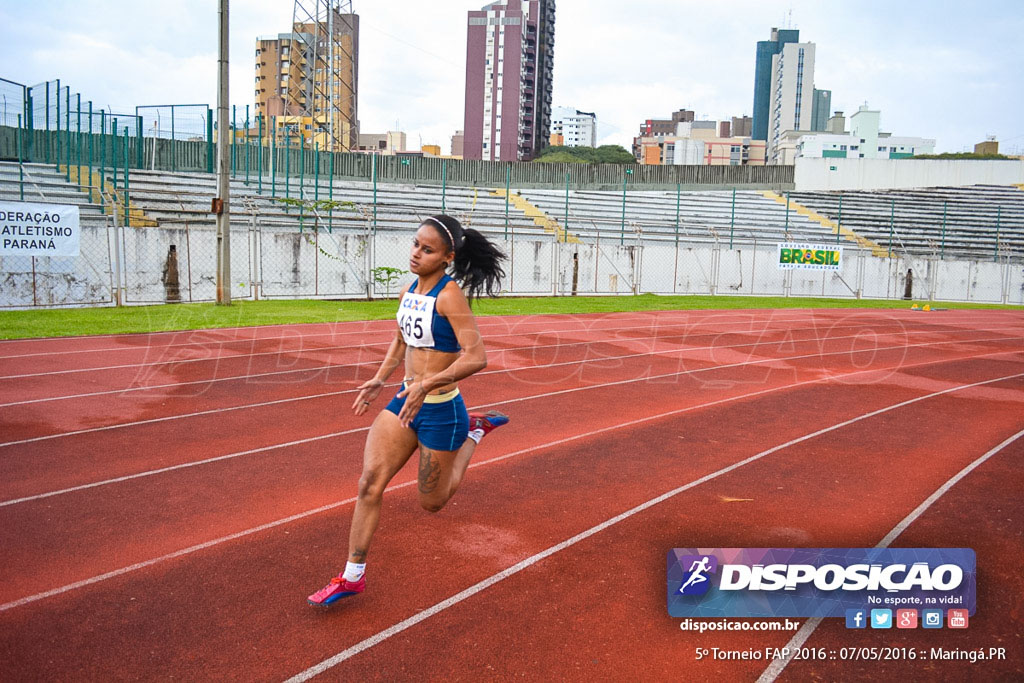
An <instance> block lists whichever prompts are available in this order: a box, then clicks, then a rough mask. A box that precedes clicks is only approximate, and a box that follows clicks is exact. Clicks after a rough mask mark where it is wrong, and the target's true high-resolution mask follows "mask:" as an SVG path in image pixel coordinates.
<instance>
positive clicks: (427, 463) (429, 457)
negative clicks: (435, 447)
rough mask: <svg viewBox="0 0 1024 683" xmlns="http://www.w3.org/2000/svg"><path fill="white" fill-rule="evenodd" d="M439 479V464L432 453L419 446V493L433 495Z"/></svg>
mask: <svg viewBox="0 0 1024 683" xmlns="http://www.w3.org/2000/svg"><path fill="white" fill-rule="evenodd" d="M440 478H441V463H439V462H438V461H437V458H436V457H434V453H433V451H431V450H430V449H429V448H425V447H423V446H420V475H419V487H420V493H433V492H434V489H436V488H437V484H438V482H439V480H440Z"/></svg>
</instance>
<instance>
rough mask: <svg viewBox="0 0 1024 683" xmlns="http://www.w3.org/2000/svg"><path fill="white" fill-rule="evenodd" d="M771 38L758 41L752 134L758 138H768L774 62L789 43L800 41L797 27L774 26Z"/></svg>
mask: <svg viewBox="0 0 1024 683" xmlns="http://www.w3.org/2000/svg"><path fill="white" fill-rule="evenodd" d="M771 36H772V37H771V40H761V41H758V43H757V61H756V62H755V64H754V116H753V124H752V125H753V131H752V136H753V137H754V139H756V140H767V139H768V120H769V113H770V110H771V90H772V81H773V80H774V79H773V78H772V63H773V59H774V57H775V56H776V55H778V54H779V53H780V52H782V48H783V46H784V45H786V44H787V43H798V42H800V31H798V30H796V29H783V30H779V29H777V28H772V33H771Z"/></svg>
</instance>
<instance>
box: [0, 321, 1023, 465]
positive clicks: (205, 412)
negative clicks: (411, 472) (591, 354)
mask: <svg viewBox="0 0 1024 683" xmlns="http://www.w3.org/2000/svg"><path fill="white" fill-rule="evenodd" d="M801 329H814V328H801ZM965 331H973V330H965ZM928 333H929V332H928V331H926V330H922V331H912V332H907V333H906V334H928ZM721 334H732V333H721ZM762 334H764V331H762ZM944 334H945V333H944ZM697 336H703V335H697ZM859 336H860V335H859V334H856V335H847V336H844V337H816V338H813V339H805V340H801V342H804V343H806V342H823V341H834V340H839V339H851V338H858V337H859ZM1018 339H1020V340H1022V341H1024V338H1018V337H999V338H991V339H980V340H950V341H948V342H936V343H950V344H959V343H972V342H976V341H1017V340H1018ZM773 342H776V340H770V341H767V342H757V344H762V345H767V344H771V343H773ZM575 343H576V342H573V343H572V344H575ZM584 343H585V342H584ZM777 343H788V342H786V340H783V341H782V342H777ZM565 345H566V346H567V345H571V344H565ZM750 345H752V344H734V345H728V346H703V347H685V348H682V349H672V350H670V351H660V352H647V353H643V354H634V356H648V355H655V354H656V353H658V354H665V353H670V352H682V351H702V350H709V349H714V350H718V349H730V348H738V347H744V346H750ZM925 345H926V346H930V345H932V344H925ZM549 346H563V345H560V344H553V345H549ZM915 346H916V345H915ZM535 348H542V347H535ZM891 348H896V347H886V348H883V349H879V350H887V349H891ZM626 357H628V356H620V357H616V356H599V357H597V358H591V359H581V360H579V361H566V362H563V363H551V364H547V365H524V366H518V367H512V368H504V369H501V370H485V371H483V372H479V373H477V374H478V375H489V374H497V373H509V372H517V371H520V370H534V369H543V368H549V367H558V366H565V365H572V364H574V363H582V362H599V361H604V360H614V359H616V358H626ZM778 360H787V359H778ZM334 367H343V366H340V365H339V366H334ZM713 367H717V366H713ZM324 369H326V368H325V367H323V366H321V367H320V368H316V370H324ZM308 371H310V372H312V371H313V369H310V370H308ZM203 381H207V380H203ZM171 386H178V385H171ZM141 389H142V388H137V389H135V390H141ZM354 391H355V389H342V390H339V391H330V392H321V393H318V394H308V395H303V396H294V397H291V398H283V399H276V400H272V401H263V402H256V403H246V404H242V405H238V406H228V407H224V408H211V409H208V410H200V411H195V412H191V413H182V414H179V415H166V416H162V417H155V418H148V419H145V420H136V421H132V422H122V423H118V424H112V425H104V426H101V427H89V428H85V429H77V430H72V431H67V432H60V433H57V434H45V435H42V436H35V437H29V438H25V439H17V440H13V441H6V442H0V448H3V447H5V446H16V445H20V444H26V443H33V442H36V441H46V440H49V439H59V438H64V437H67V436H75V435H78V434H89V433H93V432H101V431H107V430H111V429H122V428H126V427H133V426H137V425H145V424H152V423H156V422H165V421H168V420H179V419H187V418H191V417H198V416H202V415H211V414H216V413H221V412H230V411H234V410H243V409H245V408H258V407H263V406H269V405H278V404H281V403H290V402H294V401H305V400H312V399H317V398H325V397H330V396H339V395H342V394H348V393H354ZM115 393H116V392H115ZM59 398H62V397H54V398H52V399H49V400H56V399H59ZM66 398H75V397H74V396H71V397H66ZM36 400H45V399H36ZM3 405H7V404H3ZM0 407H2V406H0Z"/></svg>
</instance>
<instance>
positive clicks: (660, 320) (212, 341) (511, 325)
mask: <svg viewBox="0 0 1024 683" xmlns="http://www.w3.org/2000/svg"><path fill="white" fill-rule="evenodd" d="M759 310H760V309H750V310H748V311H746V312H735V313H734V312H731V311H718V312H716V313H714V314H712V315H701V316H695V315H693V313H694V312H690V315H681V316H665V315H661V316H657V315H656V316H651V317H650V318H642V317H641V318H606V317H600V318H593V319H591V318H588V317H583V316H592V315H595V314H590V313H587V314H580V315H579V316H569V317H567V318H566V321H568V322H573V321H575V322H577V323H578V324H576V325H575V326H573V327H572V328H570V329H565V330H557V332H563V333H569V332H601V331H610V330H614V329H629V328H631V327H646V326H655V327H658V326H665V325H664V321H666V320H667V321H669V322H671V321H674V320H679V321H681V322H678V323H676V326H684V325H690V326H693V327H701V326H705V325H718V324H722V323H726V322H734V323H737V324H748V325H753V324H757V323H764V324H769V323H770V324H774V323H786V322H804V321H806V320H807V319H808V316H807V315H803V316H801V317H797V318H776V317H773V315H789V314H790V313H795V312H798V311H801V310H804V311H810V312H812V315H811V319H812V320H815V321H820V322H821V324H822V325H828V324H829V322H830V321H831V322H833V323H834V322H835V320H836V318H835V317H832V316H820V317H819V316H817V315H815V314H813V313H814V311H819V312H820V311H821V310H828V311H832V310H840V309H786V312H785V313H779V311H777V310H773V311H772V314H773V315H767V316H758V315H753V314H752V313H754V312H758V311H759ZM842 310H843V311H846V310H851V311H852V310H864V309H842ZM867 311H869V312H867V313H849V314H844V315H842V316H840V318H839V319H843V320H845V319H864V320H865V321H874V320H889V321H898V322H900V323H908V322H912V323H917V324H929V325H932V327H933V328H934V327H939V326H942V325H950V324H952V323H954V322H956V320H955V319H954V320H951V319H950V318H949V317H945V316H944V317H943V318H942V321H941V322H940V321H939V320H933V321H925V320H923V319H919V318H909V317H908V318H906V319H904V318H901V317H898V316H897V315H895V314H896V313H898V312H899V311H896V310H893V309H867ZM699 312H702V311H699ZM564 315H565V314H537V315H530V316H520V317H519V318H518V319H517V320H515V321H503V322H501V323H496V324H493V325H487V324H485V322H484V321H488V320H491V319H494V318H498V317H500V316H482V317H481V318H480V323H479V327H480V329H481V331H484V330H490V329H492V328H493V329H495V330H499V333H498V334H499V336H500V335H502V332H501V331H504V334H507V335H529V334H547V333H548V330H540V331H536V332H530V331H523V330H521V329H519V328H520V327H521V326H523V325H550V324H551V323H552V321H551V320H550V319H548V318H549V317H550V316H564ZM728 317H738V318H740V320H737V321H729V320H724V319H723V318H728ZM1006 317H1008V316H1000V317H993V318H991V319H990V320H989V319H983V320H981V321H980V322H989V321H996V320H999V321H1001V320H1003V319H1005V318H1006ZM535 318H541V319H539V320H538V319H535ZM694 318H696V320H694ZM624 321H626V322H628V321H636V322H637V323H648V324H647V325H629V326H623V327H619V328H615V327H611V328H603V327H597V325H598V324H600V323H603V322H611V323H620V322H624ZM353 322H355V321H353ZM359 322H360V324H363V325H364V326H365V325H366V324H367V323H381V324H382V326H381V327H379V328H378V329H370V328H368V327H364V328H363V329H359V330H351V331H344V332H319V333H314V334H302V333H301V331H298V332H299V333H298V334H297V335H296V334H286V335H279V336H276V337H241V338H238V337H235V338H232V337H225V336H212V335H214V334H215V333H217V332H219V331H220V329H225V328H208V329H200V330H177V331H174V332H167V333H163V332H160V333H152V334H181V335H192V336H197V335H198V334H201V333H206V334H210V335H211V336H210V337H209V338H208V339H202V340H198V341H189V342H181V343H177V344H160V345H153V348H158V349H170V348H180V347H184V346H210V345H220V346H223V345H226V344H254V343H257V342H265V341H277V340H282V339H284V340H287V339H301V340H303V341H305V340H307V339H312V338H315V337H331V338H335V337H339V336H344V335H352V334H363V335H365V334H376V333H382V334H385V333H388V332H392V331H393V329H394V328H393V327H392V326H391V322H390V319H388V320H371V321H359ZM555 322H559V323H560V322H563V321H562V320H556V321H555ZM967 322H974V321H971V320H968V321H967ZM933 323H934V324H933ZM353 326H354V325H353ZM275 327H276V326H275ZM265 328H266V326H264V327H253V328H237V329H265ZM226 329H235V328H226ZM289 329H290V328H289ZM940 331H941V330H940ZM86 338H87V339H92V338H95V337H86ZM129 338H131V339H135V340H137V339H138V338H137V337H131V336H129ZM51 340H54V341H58V340H59V341H65V340H67V338H66V337H63V338H51ZM37 341H41V340H31V339H30V340H24V339H21V340H8V343H16V342H21V343H27V342H37ZM149 348H150V345H132V346H111V347H104V348H98V349H68V350H64V351H39V352H33V353H24V354H12V355H7V356H0V360H7V359H13V358H29V357H37V356H63V355H68V354H79V353H106V352H111V351H138V350H139V349H147V350H148V349H149Z"/></svg>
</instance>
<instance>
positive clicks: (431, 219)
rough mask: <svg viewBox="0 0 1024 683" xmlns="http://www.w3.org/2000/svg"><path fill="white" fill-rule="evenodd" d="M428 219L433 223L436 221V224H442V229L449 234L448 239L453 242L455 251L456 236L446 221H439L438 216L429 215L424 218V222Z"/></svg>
mask: <svg viewBox="0 0 1024 683" xmlns="http://www.w3.org/2000/svg"><path fill="white" fill-rule="evenodd" d="M427 221H430V222H431V223H435V224H437V225H440V226H441V229H442V230H444V232H445V234H446V235H448V240H449V241H450V242H451V243H452V251H455V238H454V237H452V233H451V231H450V230H449V229H448V227H447V226H446V225H445V224H444V223H442V222H441V221H439V220H437V219H436V218H434V217H433V216H429V217H427V218H425V219H424V220H423V222H424V223H426V222H427Z"/></svg>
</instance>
